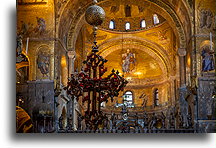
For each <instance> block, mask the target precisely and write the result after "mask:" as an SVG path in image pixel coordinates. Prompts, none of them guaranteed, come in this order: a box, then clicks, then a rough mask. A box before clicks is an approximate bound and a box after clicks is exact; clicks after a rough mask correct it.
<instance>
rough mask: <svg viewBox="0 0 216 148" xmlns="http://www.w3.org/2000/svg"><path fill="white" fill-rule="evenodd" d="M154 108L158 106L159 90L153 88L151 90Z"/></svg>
mask: <svg viewBox="0 0 216 148" xmlns="http://www.w3.org/2000/svg"><path fill="white" fill-rule="evenodd" d="M153 98H154V106H159V90H158V88H155V89H154V90H153Z"/></svg>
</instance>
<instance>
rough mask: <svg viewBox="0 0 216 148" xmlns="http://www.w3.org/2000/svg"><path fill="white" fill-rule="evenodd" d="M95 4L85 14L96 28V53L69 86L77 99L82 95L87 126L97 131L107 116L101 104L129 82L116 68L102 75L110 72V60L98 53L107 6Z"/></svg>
mask: <svg viewBox="0 0 216 148" xmlns="http://www.w3.org/2000/svg"><path fill="white" fill-rule="evenodd" d="M93 3H94V5H93V6H90V7H88V8H87V10H86V14H85V19H86V21H87V23H89V24H90V25H92V26H93V31H94V38H95V39H94V42H93V43H94V45H93V46H92V53H91V54H90V55H89V56H87V59H86V60H85V61H83V64H85V66H84V68H82V70H81V72H79V73H75V74H72V75H71V77H70V78H69V81H68V84H67V88H66V89H67V93H68V94H69V95H70V96H72V97H76V98H77V99H79V98H82V103H83V105H84V106H86V110H85V113H84V115H83V116H82V117H81V118H82V120H85V124H86V128H88V129H91V130H97V129H98V128H100V127H102V126H103V122H104V120H106V115H105V114H104V113H103V112H102V111H101V103H102V102H108V100H109V98H111V101H113V99H114V97H117V96H118V95H119V92H120V91H123V89H124V87H125V86H126V84H127V83H128V82H127V81H126V80H125V79H124V78H123V77H121V76H120V75H119V72H118V71H115V70H114V69H113V70H112V72H111V74H109V75H108V76H107V77H102V76H103V75H104V73H106V71H107V68H105V67H104V64H105V63H106V62H107V60H106V59H104V58H103V57H102V56H100V55H98V54H97V52H98V46H97V42H96V35H97V29H98V28H97V26H98V25H101V24H102V22H103V20H104V18H105V12H104V10H103V8H101V7H100V6H98V5H96V4H97V1H96V0H94V1H93Z"/></svg>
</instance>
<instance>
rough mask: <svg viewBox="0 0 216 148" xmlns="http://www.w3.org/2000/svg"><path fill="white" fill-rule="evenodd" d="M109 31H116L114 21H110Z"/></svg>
mask: <svg viewBox="0 0 216 148" xmlns="http://www.w3.org/2000/svg"><path fill="white" fill-rule="evenodd" d="M109 29H115V22H114V21H110V23H109Z"/></svg>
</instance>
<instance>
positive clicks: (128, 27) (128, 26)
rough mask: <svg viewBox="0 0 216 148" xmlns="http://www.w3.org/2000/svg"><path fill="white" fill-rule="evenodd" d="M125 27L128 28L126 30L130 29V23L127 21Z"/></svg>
mask: <svg viewBox="0 0 216 148" xmlns="http://www.w3.org/2000/svg"><path fill="white" fill-rule="evenodd" d="M125 29H126V30H129V29H130V23H128V22H127V23H126V24H125Z"/></svg>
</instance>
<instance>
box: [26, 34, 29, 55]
mask: <svg viewBox="0 0 216 148" xmlns="http://www.w3.org/2000/svg"><path fill="white" fill-rule="evenodd" d="M28 42H29V38H27V40H26V54H28Z"/></svg>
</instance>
